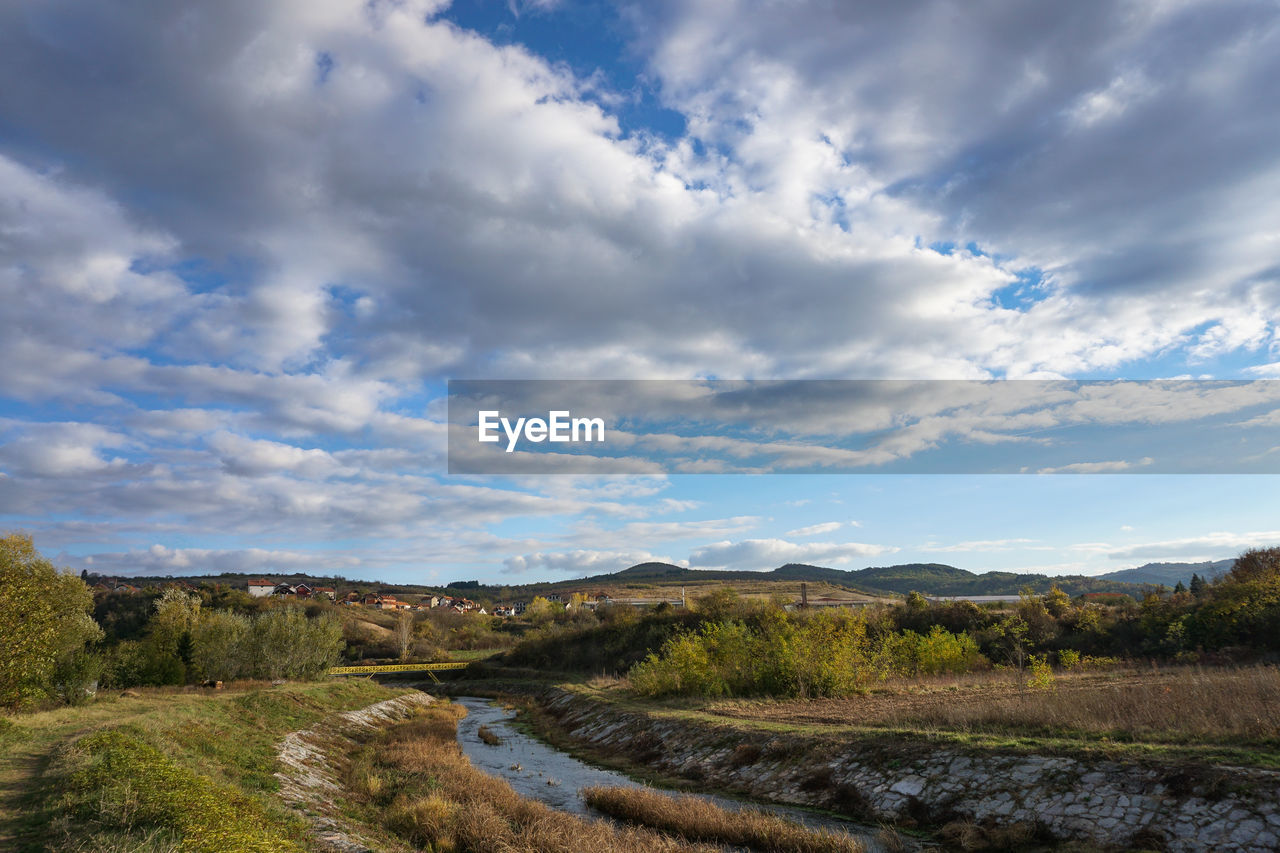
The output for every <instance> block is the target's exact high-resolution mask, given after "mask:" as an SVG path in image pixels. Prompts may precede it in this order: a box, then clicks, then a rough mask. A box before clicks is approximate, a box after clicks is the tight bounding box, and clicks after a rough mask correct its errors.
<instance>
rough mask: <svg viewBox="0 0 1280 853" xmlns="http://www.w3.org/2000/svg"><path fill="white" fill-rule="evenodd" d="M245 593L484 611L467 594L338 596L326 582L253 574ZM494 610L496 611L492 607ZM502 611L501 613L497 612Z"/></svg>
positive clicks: (381, 606)
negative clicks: (280, 580) (407, 597)
mask: <svg viewBox="0 0 1280 853" xmlns="http://www.w3.org/2000/svg"><path fill="white" fill-rule="evenodd" d="M248 586H249V594H250V595H252V596H253V597H254V598H266V597H267V596H281V597H288V596H293V597H296V598H300V599H307V598H320V597H323V598H327V599H329V600H330V601H334V602H337V603H338V604H342V605H347V606H351V607H369V608H372V609H375V610H414V611H424V610H437V609H444V610H453V611H454V612H457V613H478V614H479V615H481V616H485V615H487V613H488V611H486V610H485V609H484V608H483V607H481V606H480V605H479V604H477V603H475V602H474V601H472V600H471V599H469V598H462V597H460V596H459V597H455V596H448V595H445V596H440V595H424V596H422V597H421V599H420V600H418V601H417V602H409V601H402V600H401V599H399V598H396V597H395V596H394V595H391V594H388V593H385V592H367V593H363V594H362V593H359V592H356V591H354V590H353V591H351V592H348V593H347V594H346V595H343V596H341V597H339V596H338V593H337V590H335V589H334V588H333V587H329V586H317V587H312V586H309V585H307V584H305V583H299V584H291V583H277V582H276V581H270V580H264V579H261V578H255V579H253V580H250V581H249V584H248ZM495 613H496V611H495ZM497 615H504V614H497Z"/></svg>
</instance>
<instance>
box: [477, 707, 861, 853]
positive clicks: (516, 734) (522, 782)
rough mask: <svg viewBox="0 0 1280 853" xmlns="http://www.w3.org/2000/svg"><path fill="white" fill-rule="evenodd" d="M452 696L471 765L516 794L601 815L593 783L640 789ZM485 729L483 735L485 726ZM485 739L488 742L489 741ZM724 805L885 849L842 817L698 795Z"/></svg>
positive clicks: (492, 711) (494, 712) (495, 712)
mask: <svg viewBox="0 0 1280 853" xmlns="http://www.w3.org/2000/svg"><path fill="white" fill-rule="evenodd" d="M453 701H455V702H457V703H458V704H460V705H462V706H463V707H465V708H466V709H467V716H466V717H464V718H463V719H461V720H459V721H458V743H459V745H460V746H461V747H462V751H463V752H464V753H465V754H466V756H467V758H468V759H470V761H471V763H472V765H473V766H475V767H476V768H477V769H479V770H483V771H484V772H485V773H488V774H489V775H491V776H497V777H499V778H501V779H504V780H505V781H506V782H507V783H508V784H509V785H511V787H512V788H513V789H515V791H516V793H518V794H520V795H521V796H524V797H528V798H530V799H535V800H539V801H541V802H543V803H546V804H547V805H549V806H551V807H552V808H555V809H559V810H561V811H566V812H570V813H572V814H576V815H582V816H586V817H599V816H600V815H599V813H598V812H596V811H594V810H592V809H591V808H590V807H589V806H588V805H587V804H586V802H585V801H584V800H583V798H582V796H581V794H580V792H581V791H582V790H583V789H585V788H592V787H627V788H642V787H643V785H641V783H639V782H636V781H635V780H633V779H631V778H629V777H627V776H625V775H623V774H621V773H618V772H616V771H612V770H605V769H602V768H599V767H592V766H591V765H589V764H585V763H584V762H582V761H579V760H578V759H576V758H574V757H573V756H571V755H568V754H567V753H564V752H562V751H560V750H558V749H556V748H555V747H552V746H549V745H548V744H545V743H543V742H542V741H540V740H537V739H536V738H534V737H531V736H530V735H527V734H525V733H524V732H522V731H520V730H519V729H517V728H516V727H515V726H513V725H512V720H513V719H514V718H515V712H514V711H511V710H507V709H505V708H503V707H501V706H500V705H498V704H495V703H493V702H492V701H490V700H488V699H482V698H478V697H474V696H461V697H457V698H455V699H454V700H453ZM482 729H483V730H484V732H483V734H484V735H485V737H482V736H481V734H482V733H481V730H482ZM486 738H487V742H486ZM700 796H702V797H704V798H705V799H708V800H710V801H711V802H714V803H715V804H716V805H719V806H720V807H722V808H725V809H729V810H734V811H736V810H739V809H743V808H756V809H759V810H762V811H767V812H770V813H773V814H776V815H778V816H780V817H784V818H788V819H790V820H794V821H796V822H797V823H801V824H804V825H805V826H808V827H811V828H815V829H835V830H840V831H843V832H847V833H849V834H850V835H853V836H855V837H857V838H859V839H860V840H861V841H862V842H863V843H864V844H865V845H866V849H867V850H868V851H876V850H882V849H883V847H882V845H881V844H880V843H879V841H878V839H877V837H876V836H877V834H878V829H877V828H872V827H868V826H864V825H861V824H856V823H852V822H849V821H844V820H840V819H839V818H835V817H830V816H827V815H822V814H818V813H815V812H809V811H805V810H803V809H792V808H787V807H785V806H776V805H769V804H762V803H743V802H741V801H738V800H733V799H729V798H727V797H718V796H715V795H711V794H702V795H700Z"/></svg>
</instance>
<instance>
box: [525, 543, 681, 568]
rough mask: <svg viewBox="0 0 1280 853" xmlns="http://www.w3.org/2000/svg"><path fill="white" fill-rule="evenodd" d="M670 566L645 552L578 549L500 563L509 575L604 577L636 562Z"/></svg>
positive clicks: (539, 553) (666, 560) (659, 558)
mask: <svg viewBox="0 0 1280 853" xmlns="http://www.w3.org/2000/svg"><path fill="white" fill-rule="evenodd" d="M649 562H660V563H671V562H673V561H672V560H671V559H670V558H668V557H659V556H655V555H653V554H650V553H649V552H648V551H595V550H590V549H583V548H578V549H574V550H572V551H561V552H554V553H545V552H541V551H539V552H535V553H532V554H519V555H516V556H512V557H508V558H507V559H505V560H503V565H504V566H506V571H507V572H508V573H510V574H523V573H525V572H530V571H541V572H556V573H573V574H577V575H587V574H607V573H609V572H616V571H621V570H622V569H625V568H629V567H630V566H634V565H636V564H638V563H649Z"/></svg>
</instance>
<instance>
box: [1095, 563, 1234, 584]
mask: <svg viewBox="0 0 1280 853" xmlns="http://www.w3.org/2000/svg"><path fill="white" fill-rule="evenodd" d="M1235 564H1236V561H1235V559H1234V558H1232V559H1229V560H1215V561H1213V562H1204V563H1147V564H1146V565H1145V566H1138V567H1137V568H1136V569H1121V570H1120V571H1117V572H1107V573H1106V574H1105V575H1098V577H1100V578H1106V579H1107V580H1113V581H1124V582H1126V583H1155V584H1164V585H1165V586H1176V585H1177V583H1178V581H1182V582H1183V583H1184V584H1189V583H1191V575H1193V574H1198V575H1200V577H1202V578H1204V579H1205V580H1213V579H1214V578H1216V577H1218V576H1220V575H1224V574H1226V573H1227V572H1229V571H1231V567H1232V566H1234V565H1235Z"/></svg>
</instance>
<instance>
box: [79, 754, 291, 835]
mask: <svg viewBox="0 0 1280 853" xmlns="http://www.w3.org/2000/svg"><path fill="white" fill-rule="evenodd" d="M66 761H67V766H66V767H65V770H66V774H67V775H66V781H67V788H68V793H67V795H66V799H65V800H64V807H65V808H66V810H67V811H68V812H70V813H72V814H75V815H76V816H77V817H78V818H80V819H81V820H83V821H85V822H88V823H90V824H91V825H92V824H98V825H100V826H103V827H105V828H107V829H108V830H115V831H117V832H121V833H124V834H126V835H133V834H135V833H137V834H139V835H145V834H148V833H154V831H156V830H163V831H166V832H168V833H172V834H173V835H175V836H177V837H178V838H180V839H181V842H182V846H183V848H184V849H188V850H195V851H210V853H217V851H225V850H238V851H244V853H292V851H304V850H306V847H305V846H304V843H303V838H304V832H305V827H303V825H302V823H301V821H299V820H297V819H289V820H283V821H282V820H280V819H279V817H278V816H276V815H269V814H268V812H267V810H266V809H265V808H264V807H263V804H262V803H261V802H260V801H259V800H257V799H256V798H254V797H251V796H248V795H246V794H244V793H242V792H240V791H238V790H236V789H235V788H232V787H231V786H229V785H225V784H221V783H218V782H214V781H213V780H211V779H210V778H209V777H207V776H202V775H200V774H198V773H196V772H195V771H194V770H192V769H190V768H188V767H184V766H182V765H180V764H178V763H177V762H176V761H174V760H173V759H172V758H169V757H168V756H166V755H165V754H164V753H162V752H161V751H160V750H159V749H157V748H155V747H154V746H152V745H151V744H149V743H146V742H145V741H144V740H143V739H142V738H141V737H139V736H138V735H137V734H134V733H132V732H129V731H127V730H124V729H117V730H113V731H106V732H100V733H98V734H93V735H89V736H88V737H86V738H83V739H81V740H80V741H78V742H77V743H76V744H75V745H74V746H72V747H71V748H70V750H69V751H68V755H67V756H66Z"/></svg>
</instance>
